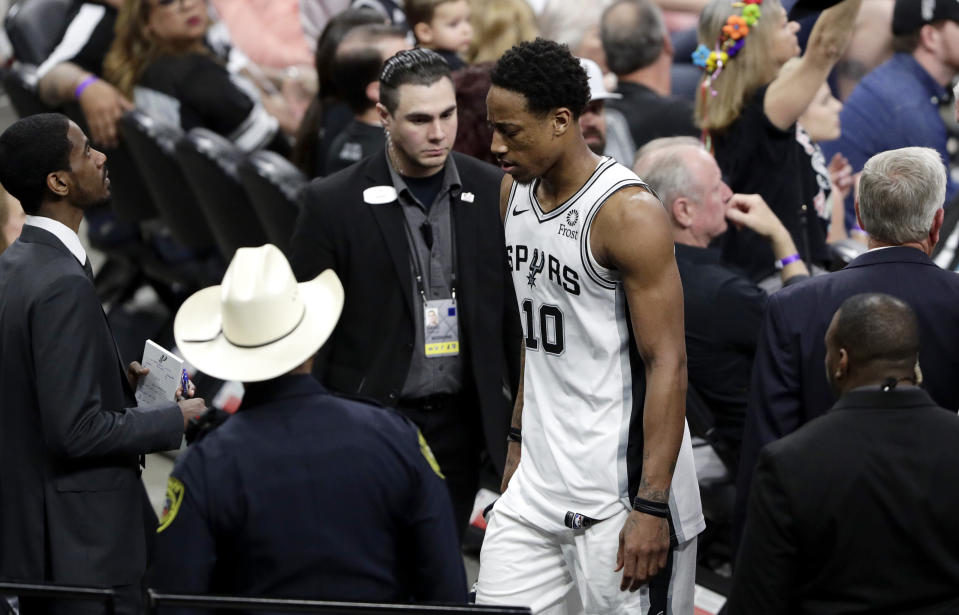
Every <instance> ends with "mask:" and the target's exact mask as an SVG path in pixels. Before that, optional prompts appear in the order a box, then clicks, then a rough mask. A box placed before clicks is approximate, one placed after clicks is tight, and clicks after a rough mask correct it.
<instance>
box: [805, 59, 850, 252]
mask: <svg viewBox="0 0 959 615" xmlns="http://www.w3.org/2000/svg"><path fill="white" fill-rule="evenodd" d="M789 62H798V60H796V59H792V60H790V61H789ZM787 64H788V63H787ZM841 110H842V103H841V102H839V101H838V100H836V97H835V96H833V95H832V90H830V89H829V84H826V83H824V84H822V85H821V86H819V91H818V92H817V93H816V96H815V98H813V99H812V102H810V103H809V106H808V107H806V110H805V111H803V114H802V115H800V116H799V120H798V121H797V122H796V139H797V140H798V141H799V144H800V145H802V146H803V150H804V151H805V152H806V154H807V155H808V156H809V161H810V164H811V165H812V166H813V168H814V169H816V181H817V182H820V186H819V187H820V188H822V189H823V191H824V192H825V193H826V213H828V215H829V232H828V234H827V235H826V240H827V241H828V242H829V243H832V242H834V241H839V240H841V239H845V238H846V237H848V234H847V233H846V219H845V212H846V209H845V200H846V195H848V194H849V193H851V192H852V189H853V183H854V181H855V180H854V177H853V173H852V166H850V164H849V160H847V159H846V157H845V156H843V155H842V154H841V153H840V152H836V153H835V154H833V155H832V158H831V159H830V160H829V165H828V166H826V164H825V163H826V158H825V156H824V155H823V152H822V149H821V148H820V146H819V144H820V143H823V142H826V141H832V140H834V139H838V138H839V135H840V134H842V129H841V125H840V123H839V112H840V111H841ZM857 238H859V237H857Z"/></svg>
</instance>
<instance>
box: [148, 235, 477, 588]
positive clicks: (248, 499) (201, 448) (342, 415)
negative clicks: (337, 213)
mask: <svg viewBox="0 0 959 615" xmlns="http://www.w3.org/2000/svg"><path fill="white" fill-rule="evenodd" d="M342 308H343V286H342V285H341V284H340V280H339V278H338V277H337V276H336V274H335V273H334V272H333V271H331V270H327V271H324V272H323V273H321V274H320V275H319V276H317V277H316V278H315V279H313V280H311V281H308V282H303V283H300V284H297V282H296V280H295V278H294V277H293V273H292V271H291V270H290V266H289V264H288V263H287V261H286V258H284V256H283V254H282V253H281V252H280V250H279V249H278V248H276V247H275V246H273V245H265V246H262V247H259V248H241V249H240V250H237V252H236V255H235V256H234V258H233V261H232V262H231V263H230V266H229V268H228V269H227V272H226V275H225V276H224V278H223V283H222V285H220V286H214V287H211V288H207V289H204V290H201V291H199V292H197V293H195V294H194V295H193V296H191V297H190V298H189V299H187V300H186V302H184V304H183V306H182V307H181V308H180V310H179V312H178V313H177V315H176V320H175V322H174V337H175V338H176V343H177V346H178V347H179V349H180V351H181V352H182V353H183V356H184V358H186V359H187V360H188V361H189V362H190V363H192V364H193V365H194V366H196V367H197V368H198V369H199V370H200V371H202V372H204V373H207V374H210V375H212V376H215V377H217V378H221V379H224V380H239V381H242V382H243V383H244V384H245V394H244V399H243V404H242V407H241V408H240V410H239V411H238V412H237V413H236V414H235V415H234V416H233V417H231V418H230V419H229V420H228V421H226V423H225V424H224V425H223V426H222V427H220V428H218V429H217V430H215V431H213V432H212V433H211V434H210V435H208V436H207V437H206V438H204V439H203V440H202V441H201V442H199V443H197V444H196V445H194V446H192V447H191V448H190V449H188V450H187V452H186V454H185V455H184V456H183V457H182V458H181V459H180V460H179V462H178V464H177V466H176V468H175V469H174V471H173V474H172V476H171V477H170V481H169V484H168V487H167V502H166V510H165V511H164V515H163V519H162V521H161V524H160V529H159V535H158V540H157V543H158V544H157V558H156V564H155V566H154V572H155V578H154V581H153V585H154V586H155V587H156V588H157V589H158V590H160V591H169V592H176V593H195V594H228V595H247V596H272V597H276V596H279V597H288V598H311V599H325V600H344V601H352V600H363V601H380V602H398V601H409V600H412V601H417V602H420V601H438V602H463V601H465V600H466V580H465V574H464V571H463V563H462V559H461V558H460V556H459V543H458V540H457V536H456V530H455V527H454V523H453V513H452V507H451V504H450V499H449V494H448V492H447V490H446V486H445V485H444V482H443V479H442V477H441V475H440V473H439V470H438V467H437V466H436V462H435V461H434V460H433V457H432V454H431V452H430V450H429V448H428V447H427V446H426V443H425V440H423V438H422V436H420V435H419V432H418V431H417V430H416V428H415V427H414V426H413V425H412V424H411V423H409V422H408V421H407V420H406V419H404V418H403V417H401V416H400V415H399V414H396V413H395V412H393V411H391V410H387V409H384V408H379V407H374V406H371V405H368V404H364V403H359V402H356V401H352V400H346V399H341V398H338V397H334V396H333V395H331V394H330V393H328V392H327V391H326V390H325V389H324V388H323V387H322V386H321V385H320V384H319V383H318V382H317V381H316V380H314V379H313V377H312V376H311V375H310V370H311V367H312V362H313V357H314V355H315V354H316V351H317V350H318V349H319V348H320V347H321V346H322V345H323V343H324V342H325V341H326V339H327V338H328V337H329V335H330V332H331V331H332V330H333V327H334V326H335V325H336V322H337V320H338V319H339V316H340V312H341V310H342ZM398 571H403V573H404V574H403V575H402V577H401V576H400V574H398Z"/></svg>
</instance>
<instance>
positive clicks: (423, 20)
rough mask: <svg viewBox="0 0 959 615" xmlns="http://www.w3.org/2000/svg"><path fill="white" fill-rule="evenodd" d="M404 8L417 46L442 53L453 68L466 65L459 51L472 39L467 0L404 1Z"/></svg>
mask: <svg viewBox="0 0 959 615" xmlns="http://www.w3.org/2000/svg"><path fill="white" fill-rule="evenodd" d="M405 10H406V21H407V23H408V24H409V25H410V27H411V28H412V30H413V34H414V35H415V36H416V42H417V44H418V45H419V46H420V47H424V48H426V49H432V50H433V51H435V52H437V53H438V54H440V55H441V56H443V59H445V60H446V62H447V63H448V64H449V65H450V68H451V69H452V70H457V69H459V68H463V67H465V66H466V63H465V62H464V61H463V59H462V58H461V57H460V54H463V53H466V52H467V50H468V49H469V46H470V43H472V42H473V27H472V26H471V25H470V4H469V1H468V0H406V2H405Z"/></svg>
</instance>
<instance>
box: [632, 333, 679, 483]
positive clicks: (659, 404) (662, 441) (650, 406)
mask: <svg viewBox="0 0 959 615" xmlns="http://www.w3.org/2000/svg"><path fill="white" fill-rule="evenodd" d="M679 348H680V350H679V351H676V352H671V353H669V354H668V355H667V356H658V357H657V358H656V359H654V360H649V359H647V364H648V367H647V369H646V379H647V380H646V383H647V386H646V399H645V405H644V410H643V471H642V477H641V479H640V483H639V489H638V491H637V493H636V495H637V496H639V497H641V498H644V499H647V500H653V501H656V502H668V501H669V487H670V484H671V483H672V480H673V469H674V468H675V467H676V457H677V456H678V455H679V447H680V446H681V445H682V442H683V431H684V426H685V418H686V353H685V350H684V347H683V346H682V345H680V347H679Z"/></svg>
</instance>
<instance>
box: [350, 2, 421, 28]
mask: <svg viewBox="0 0 959 615" xmlns="http://www.w3.org/2000/svg"><path fill="white" fill-rule="evenodd" d="M403 5H404V1H403V0H353V3H352V4H350V8H351V9H359V10H362V9H366V10H371V11H374V12H376V13H377V14H378V15H380V16H382V17H383V18H384V19H386V22H387V23H390V24H393V25H394V26H399V27H401V28H409V23H408V22H407V20H406V13H405V12H404V11H403V8H404V7H403Z"/></svg>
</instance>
